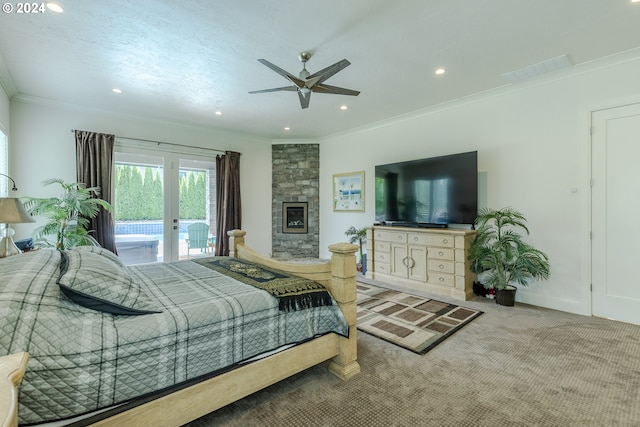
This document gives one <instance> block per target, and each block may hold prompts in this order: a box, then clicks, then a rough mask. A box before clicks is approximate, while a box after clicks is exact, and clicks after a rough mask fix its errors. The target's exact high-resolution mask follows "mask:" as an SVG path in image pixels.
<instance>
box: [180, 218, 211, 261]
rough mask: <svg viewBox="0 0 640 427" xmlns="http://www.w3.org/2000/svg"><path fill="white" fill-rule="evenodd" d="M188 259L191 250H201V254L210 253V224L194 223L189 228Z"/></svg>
mask: <svg viewBox="0 0 640 427" xmlns="http://www.w3.org/2000/svg"><path fill="white" fill-rule="evenodd" d="M187 234H188V237H187V238H186V239H185V240H186V241H187V258H188V257H189V256H190V254H189V251H190V250H191V249H200V252H208V251H209V224H206V223H204V222H194V223H193V224H191V225H190V226H188V227H187Z"/></svg>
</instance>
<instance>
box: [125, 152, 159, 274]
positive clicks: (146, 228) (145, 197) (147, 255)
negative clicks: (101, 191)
mask: <svg viewBox="0 0 640 427" xmlns="http://www.w3.org/2000/svg"><path fill="white" fill-rule="evenodd" d="M115 168H116V170H115V197H114V214H115V234H116V236H115V239H116V248H117V250H118V256H119V257H120V258H121V259H122V261H123V262H124V263H125V265H131V264H144V263H150V262H159V261H163V259H164V256H165V254H164V247H165V232H164V229H165V226H164V222H165V220H164V217H165V215H164V209H165V208H164V189H163V188H164V185H163V183H164V158H163V157H159V156H149V155H146V154H138V153H122V152H116V153H115Z"/></svg>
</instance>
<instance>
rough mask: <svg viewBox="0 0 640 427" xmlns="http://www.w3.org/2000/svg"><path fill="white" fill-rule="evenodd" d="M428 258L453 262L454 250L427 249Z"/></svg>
mask: <svg viewBox="0 0 640 427" xmlns="http://www.w3.org/2000/svg"><path fill="white" fill-rule="evenodd" d="M429 258H432V259H444V260H447V261H453V260H454V259H455V250H454V249H449V248H429Z"/></svg>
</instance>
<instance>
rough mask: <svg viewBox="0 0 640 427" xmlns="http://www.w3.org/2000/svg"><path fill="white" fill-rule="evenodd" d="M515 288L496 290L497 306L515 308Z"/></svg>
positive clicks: (508, 287)
mask: <svg viewBox="0 0 640 427" xmlns="http://www.w3.org/2000/svg"><path fill="white" fill-rule="evenodd" d="M516 290H517V288H516V287H515V286H507V287H506V288H504V289H496V304H500V305H506V306H508V307H513V306H514V305H515V303H516Z"/></svg>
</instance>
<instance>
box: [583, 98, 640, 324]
mask: <svg viewBox="0 0 640 427" xmlns="http://www.w3.org/2000/svg"><path fill="white" fill-rule="evenodd" d="M638 105H640V99H627V100H625V101H621V102H618V103H615V104H610V105H607V106H599V107H595V106H594V107H593V108H590V109H589V110H588V111H589V118H588V123H589V126H588V135H589V138H588V141H589V143H588V144H587V145H588V150H587V155H588V161H587V163H586V165H588V189H589V205H588V209H586V210H585V212H586V213H587V215H588V225H589V229H588V240H587V241H588V249H589V252H588V257H587V258H584V259H586V260H588V261H587V262H585V264H586V266H585V267H588V281H586V282H585V283H586V286H587V289H588V295H589V298H588V300H587V303H588V311H589V313H588V314H589V315H590V316H593V305H594V304H593V298H594V293H593V279H594V266H595V263H594V245H593V226H594V219H593V217H594V214H593V210H594V200H593V186H594V185H597V183H595V182H594V176H593V168H594V163H593V162H594V159H595V156H594V153H593V152H594V149H593V147H594V135H598V134H597V132H599V131H600V130H599V129H598V128H597V127H596V123H595V120H594V117H595V115H596V114H599V113H604V112H606V111H610V110H617V109H621V108H625V107H631V106H638ZM621 117H622V116H621ZM583 246H584V245H583ZM583 271H584V269H583ZM614 320H617V319H614Z"/></svg>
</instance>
